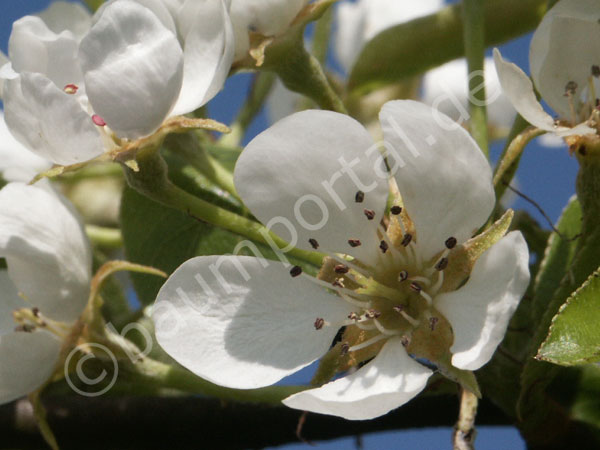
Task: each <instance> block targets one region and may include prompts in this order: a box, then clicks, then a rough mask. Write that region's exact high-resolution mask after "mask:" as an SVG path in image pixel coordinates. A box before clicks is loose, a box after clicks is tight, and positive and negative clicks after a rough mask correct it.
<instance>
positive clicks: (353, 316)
mask: <svg viewBox="0 0 600 450" xmlns="http://www.w3.org/2000/svg"><path fill="white" fill-rule="evenodd" d="M348 319H350V320H358V319H360V317H359V315H358V314H356V313H355V312H351V313H350V314H348Z"/></svg>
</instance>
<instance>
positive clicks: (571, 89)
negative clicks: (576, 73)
mask: <svg viewBox="0 0 600 450" xmlns="http://www.w3.org/2000/svg"><path fill="white" fill-rule="evenodd" d="M575 91H577V83H575V82H574V81H569V82H568V83H567V85H566V86H565V95H567V96H568V95H575Z"/></svg>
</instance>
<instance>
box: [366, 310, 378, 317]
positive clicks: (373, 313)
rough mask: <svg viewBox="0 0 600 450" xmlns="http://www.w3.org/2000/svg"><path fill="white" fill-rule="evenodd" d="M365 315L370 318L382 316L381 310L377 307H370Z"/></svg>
mask: <svg viewBox="0 0 600 450" xmlns="http://www.w3.org/2000/svg"><path fill="white" fill-rule="evenodd" d="M365 316H367V317H368V318H369V319H377V318H378V317H379V316H381V312H379V311H377V310H376V309H369V310H368V311H367V312H366V313H365Z"/></svg>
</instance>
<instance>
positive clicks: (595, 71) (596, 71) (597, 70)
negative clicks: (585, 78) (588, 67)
mask: <svg viewBox="0 0 600 450" xmlns="http://www.w3.org/2000/svg"><path fill="white" fill-rule="evenodd" d="M592 75H593V76H595V77H596V78H598V77H600V66H596V65H593V66H592Z"/></svg>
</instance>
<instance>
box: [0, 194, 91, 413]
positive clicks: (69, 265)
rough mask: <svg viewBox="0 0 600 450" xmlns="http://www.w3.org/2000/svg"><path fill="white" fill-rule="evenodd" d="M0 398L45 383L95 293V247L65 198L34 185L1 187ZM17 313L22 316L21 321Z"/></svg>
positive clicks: (4, 399)
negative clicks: (3, 260)
mask: <svg viewBox="0 0 600 450" xmlns="http://www.w3.org/2000/svg"><path fill="white" fill-rule="evenodd" d="M0 230H1V232H0V257H3V258H6V263H7V266H8V270H0V404H1V403H6V402H9V401H12V400H14V399H16V398H18V397H21V396H23V395H25V394H27V393H29V392H32V391H33V390H35V389H36V388H38V387H39V386H41V385H42V384H43V383H44V382H45V381H46V380H47V379H48V378H49V377H50V376H51V375H52V373H53V372H54V370H55V369H56V367H55V366H56V364H57V362H58V359H59V352H60V349H61V345H62V342H63V338H64V337H65V336H66V335H67V334H68V332H69V328H70V324H71V323H72V322H74V321H75V320H76V319H77V318H78V317H79V315H80V314H81V312H82V311H83V309H84V307H85V305H86V303H87V300H88V295H89V289H90V278H91V260H92V257H91V251H90V247H89V243H88V241H87V238H86V236H85V233H84V231H83V228H82V226H81V223H80V222H79V220H78V219H77V218H76V217H75V216H74V215H73V213H72V211H71V209H70V207H69V206H67V204H66V203H65V201H63V200H62V199H60V198H58V197H57V195H55V194H54V193H52V192H49V191H47V190H44V189H40V188H38V187H36V186H27V185H24V184H19V183H10V184H8V185H7V186H5V187H4V188H3V189H2V190H0ZM13 316H14V318H16V319H18V322H17V323H15V321H14V320H13Z"/></svg>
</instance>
